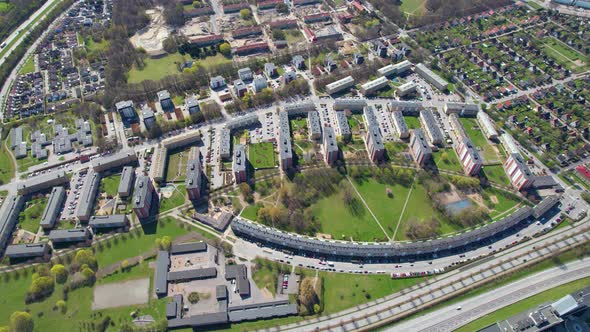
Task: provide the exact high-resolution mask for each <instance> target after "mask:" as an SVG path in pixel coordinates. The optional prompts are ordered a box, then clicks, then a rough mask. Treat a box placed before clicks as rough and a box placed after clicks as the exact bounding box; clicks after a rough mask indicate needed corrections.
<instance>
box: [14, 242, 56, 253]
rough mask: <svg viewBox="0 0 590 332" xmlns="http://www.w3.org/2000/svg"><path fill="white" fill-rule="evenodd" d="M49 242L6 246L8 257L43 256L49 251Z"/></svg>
mask: <svg viewBox="0 0 590 332" xmlns="http://www.w3.org/2000/svg"><path fill="white" fill-rule="evenodd" d="M47 249H48V245H47V242H41V243H29V244H13V245H9V246H8V247H7V248H6V256H8V257H11V256H12V257H38V256H43V255H45V253H46V252H47Z"/></svg>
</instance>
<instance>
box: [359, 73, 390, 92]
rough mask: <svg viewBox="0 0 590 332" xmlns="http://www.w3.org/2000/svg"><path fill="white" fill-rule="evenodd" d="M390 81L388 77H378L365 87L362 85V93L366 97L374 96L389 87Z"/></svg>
mask: <svg viewBox="0 0 590 332" xmlns="http://www.w3.org/2000/svg"><path fill="white" fill-rule="evenodd" d="M388 82H389V80H388V79H387V78H386V77H383V76H381V77H378V78H376V79H374V80H372V81H369V82H367V83H365V84H363V85H361V92H362V93H363V94H364V95H370V94H373V93H375V92H377V91H379V90H381V89H383V88H385V87H387V85H388Z"/></svg>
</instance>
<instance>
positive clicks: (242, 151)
mask: <svg viewBox="0 0 590 332" xmlns="http://www.w3.org/2000/svg"><path fill="white" fill-rule="evenodd" d="M232 170H233V172H234V173H237V172H241V171H245V170H246V147H245V146H243V145H242V144H236V145H234V158H233V162H232Z"/></svg>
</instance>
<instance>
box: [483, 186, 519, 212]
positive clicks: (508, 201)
mask: <svg viewBox="0 0 590 332" xmlns="http://www.w3.org/2000/svg"><path fill="white" fill-rule="evenodd" d="M483 195H484V196H485V195H487V196H489V197H490V200H486V199H485V197H484V200H486V202H490V201H491V197H492V196H495V197H496V199H497V200H498V203H495V204H493V205H492V206H491V208H493V211H492V212H491V213H490V217H492V218H494V217H496V216H497V215H499V214H501V213H503V212H504V211H506V210H508V209H511V208H513V207H514V206H515V205H516V204H518V203H519V202H520V201H519V200H517V199H515V198H514V197H511V195H510V194H509V193H507V192H505V191H503V190H499V189H495V188H492V187H488V188H486V189H484V190H483Z"/></svg>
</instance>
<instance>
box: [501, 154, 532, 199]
mask: <svg viewBox="0 0 590 332" xmlns="http://www.w3.org/2000/svg"><path fill="white" fill-rule="evenodd" d="M503 166H504V170H505V171H506V175H508V178H509V179H510V183H511V184H512V186H514V188H516V189H517V190H519V191H520V190H524V189H527V188H529V187H531V186H532V185H533V182H534V177H533V174H532V173H531V170H530V168H529V167H528V166H527V164H526V163H525V161H524V160H523V159H522V156H521V155H520V154H519V153H511V154H510V156H509V157H508V159H506V161H505V162H504V165H503Z"/></svg>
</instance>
